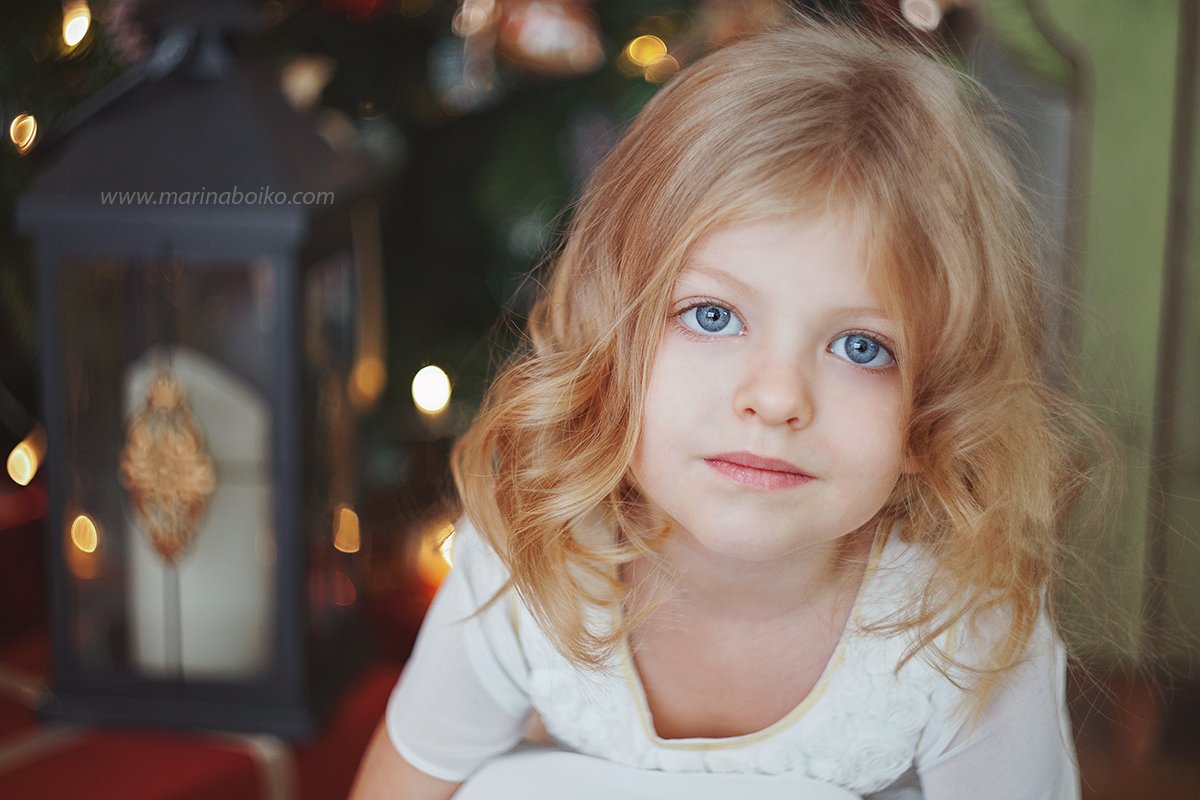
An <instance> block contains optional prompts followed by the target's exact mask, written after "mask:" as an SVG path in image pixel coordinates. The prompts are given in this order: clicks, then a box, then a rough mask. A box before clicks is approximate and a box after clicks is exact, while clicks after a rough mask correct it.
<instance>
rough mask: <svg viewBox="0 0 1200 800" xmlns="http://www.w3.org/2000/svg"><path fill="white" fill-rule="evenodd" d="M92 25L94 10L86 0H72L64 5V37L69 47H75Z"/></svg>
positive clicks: (64, 41) (64, 42)
mask: <svg viewBox="0 0 1200 800" xmlns="http://www.w3.org/2000/svg"><path fill="white" fill-rule="evenodd" d="M91 27H92V10H91V9H90V8H89V7H88V4H87V1H86V0H72V2H69V3H66V4H65V5H64V6H63V20H62V39H63V44H65V45H66V46H67V48H68V49H73V48H75V47H76V46H78V44H79V43H80V42H82V41H83V37H85V36H87V33H88V29H90V28H91Z"/></svg>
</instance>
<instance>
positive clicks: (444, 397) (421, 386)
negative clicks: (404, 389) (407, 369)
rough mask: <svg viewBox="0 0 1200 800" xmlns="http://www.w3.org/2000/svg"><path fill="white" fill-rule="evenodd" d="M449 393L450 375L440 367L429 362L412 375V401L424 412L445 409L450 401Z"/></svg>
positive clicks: (432, 412)
mask: <svg viewBox="0 0 1200 800" xmlns="http://www.w3.org/2000/svg"><path fill="white" fill-rule="evenodd" d="M450 393H451V389H450V376H448V375H447V374H446V371H445V370H443V369H442V368H441V367H438V366H434V365H433V364H430V365H429V366H427V367H422V368H421V369H420V371H418V372H417V374H416V375H415V376H413V381H412V397H413V402H414V403H416V405H417V408H419V409H420V410H421V411H424V412H425V413H426V414H437V413H439V412H440V411H442V410H443V409H445V408H446V406H447V405H448V404H449V402H450Z"/></svg>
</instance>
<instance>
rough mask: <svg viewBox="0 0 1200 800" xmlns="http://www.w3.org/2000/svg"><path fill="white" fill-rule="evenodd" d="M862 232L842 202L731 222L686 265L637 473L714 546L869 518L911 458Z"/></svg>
mask: <svg viewBox="0 0 1200 800" xmlns="http://www.w3.org/2000/svg"><path fill="white" fill-rule="evenodd" d="M861 238H862V237H861V236H860V235H859V234H857V233H856V231H855V230H853V229H852V228H849V227H847V226H845V225H843V224H840V223H839V222H838V221H837V220H835V219H834V218H831V217H821V218H817V219H805V218H788V219H780V220H773V221H768V222H757V223H748V224H740V225H733V226H730V227H727V228H724V229H721V230H718V231H717V232H716V233H713V234H711V235H710V236H708V237H707V238H705V239H702V240H701V241H700V242H699V244H698V245H697V247H696V249H695V252H694V255H693V257H692V258H691V259H689V261H688V263H687V264H686V265H685V267H684V269H683V271H682V273H681V274H680V276H679V278H678V280H677V281H676V284H675V287H674V289H673V293H672V297H671V305H670V311H669V314H668V317H667V320H666V322H665V325H664V328H663V332H662V339H661V341H660V343H659V347H658V352H657V356H656V357H655V361H654V365H653V367H652V370H651V376H650V382H649V386H648V387H647V394H646V401H645V408H644V411H643V416H642V434H641V439H640V441H639V442H638V446H637V451H636V453H635V455H634V462H633V474H634V477H635V478H636V479H637V481H638V483H639V484H640V486H641V488H642V491H643V492H644V494H645V495H646V497H647V498H648V499H649V500H650V501H651V502H652V503H653V504H654V505H655V506H657V507H658V508H659V509H661V510H662V511H664V512H666V513H667V514H668V515H670V517H671V518H672V519H673V520H674V522H675V523H676V527H677V528H682V529H683V532H686V533H689V534H691V536H692V537H693V538H694V539H695V540H696V541H698V542H699V543H700V544H701V545H702V546H704V547H705V548H707V549H708V550H710V551H712V552H714V553H715V554H718V555H723V556H726V557H729V558H736V559H742V560H750V561H764V560H768V559H774V558H778V557H781V556H784V555H787V554H790V553H794V552H796V551H797V550H799V549H801V548H804V547H805V546H806V545H810V544H818V543H828V542H831V541H832V540H835V539H837V538H838V537H841V536H843V535H845V534H847V533H850V532H852V531H854V530H856V529H858V528H859V527H861V526H862V525H863V524H865V523H866V522H868V521H869V520H870V519H871V518H872V517H873V516H874V515H875V513H876V512H878V511H879V509H880V508H881V507H882V506H883V504H884V502H885V501H886V500H887V499H888V496H889V495H890V493H891V491H892V489H893V487H894V486H895V484H896V481H897V479H898V478H899V476H900V474H901V471H902V470H903V454H902V450H903V445H902V441H903V437H902V433H903V432H902V430H901V428H902V417H903V414H904V408H905V403H904V398H903V397H902V391H901V383H900V374H899V371H898V368H897V365H896V359H898V358H900V357H901V354H899V353H897V352H896V350H895V347H894V345H893V342H894V341H895V338H896V336H897V334H898V327H897V323H896V321H895V320H891V319H889V318H888V317H886V316H885V315H884V313H883V311H882V310H881V305H880V303H879V300H878V298H877V297H876V296H875V294H874V293H873V291H872V289H871V285H870V282H869V280H868V273H867V267H866V265H865V263H864V262H863V259H862V257H861V256H860V254H859V249H860V248H859V243H860V241H861ZM677 532H679V531H677Z"/></svg>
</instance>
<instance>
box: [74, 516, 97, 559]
mask: <svg viewBox="0 0 1200 800" xmlns="http://www.w3.org/2000/svg"><path fill="white" fill-rule="evenodd" d="M71 544H73V545H75V549H77V550H80V551H82V552H84V553H94V552H96V547H97V546H98V545H99V544H100V529H99V528H97V527H96V523H95V522H94V521H92V518H91V517H89V516H88V515H87V514H80V515H79V516H77V517H76V518H75V521H74V522H72V523H71Z"/></svg>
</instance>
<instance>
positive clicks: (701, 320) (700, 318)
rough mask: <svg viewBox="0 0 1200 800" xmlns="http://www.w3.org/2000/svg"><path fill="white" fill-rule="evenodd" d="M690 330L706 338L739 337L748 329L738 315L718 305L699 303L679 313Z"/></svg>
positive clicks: (681, 319)
mask: <svg viewBox="0 0 1200 800" xmlns="http://www.w3.org/2000/svg"><path fill="white" fill-rule="evenodd" d="M679 319H680V321H681V322H683V324H684V326H685V327H687V329H688V330H691V331H695V332H696V333H700V334H704V335H706V336H738V335H739V334H741V332H742V330H743V329H744V328H745V327H746V326H745V325H744V324H743V323H742V320H741V319H740V318H739V317H738V315H737V314H735V313H733V311H731V310H730V309H728V308H726V307H725V306H722V305H717V304H716V303H699V304H697V305H694V306H691V307H689V308H685V309H684V310H683V311H680V312H679Z"/></svg>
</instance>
